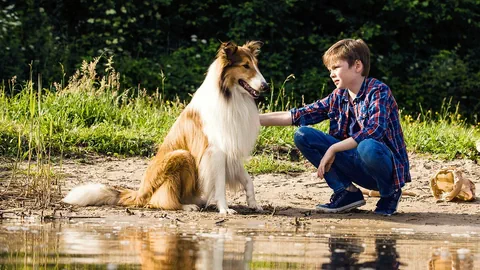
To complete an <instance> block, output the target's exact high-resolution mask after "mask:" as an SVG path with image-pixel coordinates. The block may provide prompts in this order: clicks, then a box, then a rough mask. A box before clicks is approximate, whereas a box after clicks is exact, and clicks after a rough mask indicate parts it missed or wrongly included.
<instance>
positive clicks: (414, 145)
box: [0, 58, 480, 173]
mask: <svg viewBox="0 0 480 270" xmlns="http://www.w3.org/2000/svg"><path fill="white" fill-rule="evenodd" d="M98 62H99V58H96V59H95V60H94V61H92V62H90V63H87V62H84V63H83V65H82V67H81V68H80V70H79V71H78V72H77V73H76V74H75V75H74V76H73V77H72V78H71V79H70V80H69V81H68V82H67V84H66V85H63V84H64V83H60V84H54V87H53V89H49V90H46V89H42V88H41V85H40V83H37V84H34V83H33V80H32V79H31V80H30V81H28V82H26V83H25V84H24V85H21V86H19V85H17V84H15V83H14V82H13V80H12V82H9V83H8V86H5V85H0V156H9V157H19V158H20V159H29V160H31V159H32V157H33V156H37V155H40V156H43V157H47V156H65V155H67V156H75V155H78V154H84V153H93V154H104V155H115V156H116V155H119V156H151V155H153V154H154V152H155V147H156V145H157V144H158V143H161V142H162V140H163V138H164V136H165V135H166V134H167V132H168V131H169V129H170V127H171V126H172V124H173V122H174V121H175V119H176V118H177V117H178V115H179V114H180V112H181V111H182V110H183V108H184V107H185V106H186V104H187V103H186V102H182V101H179V100H176V101H167V100H164V99H163V98H162V96H161V94H158V91H157V94H154V95H152V96H149V95H146V94H145V92H144V91H141V90H135V91H133V90H132V89H129V90H126V91H123V92H120V84H119V74H118V73H116V72H115V70H114V69H113V67H112V64H113V63H112V61H111V59H107V64H106V68H105V70H104V71H103V72H102V74H103V75H101V76H100V75H99V74H97V72H96V69H97V64H98ZM292 78H293V79H294V77H293V76H289V77H288V78H287V79H286V80H285V82H284V83H283V85H282V87H281V88H280V89H273V90H272V92H271V93H270V97H269V99H267V102H266V103H264V104H263V105H261V106H260V110H261V111H263V112H270V111H279V110H288V109H290V107H291V106H294V105H295V104H294V103H293V102H292V98H291V96H292V95H291V93H290V92H288V91H286V86H287V85H286V83H287V82H288V81H289V80H290V79H292ZM39 81H40V80H39ZM15 87H21V91H12V90H16V89H15ZM13 92H19V94H16V95H14V94H12V93H13ZM401 121H402V127H403V131H404V134H405V139H406V143H407V147H408V150H409V151H411V152H419V153H429V154H435V155H438V156H439V157H441V158H449V159H451V158H455V157H466V158H471V159H475V158H478V152H477V151H476V150H475V141H476V140H478V139H479V137H480V136H479V128H478V126H469V125H468V124H466V123H465V121H464V120H462V118H461V116H459V115H458V113H457V112H456V111H454V112H451V110H450V103H447V102H445V106H444V108H443V109H442V111H441V112H439V113H432V112H431V111H427V112H423V111H422V112H421V113H420V114H419V115H418V117H416V119H413V117H412V116H410V115H405V116H403V117H402V119H401ZM315 128H318V129H320V130H322V131H325V132H326V131H327V130H328V121H324V122H323V123H320V124H317V125H315ZM295 129H296V128H295V127H266V128H265V127H263V128H262V129H261V133H260V135H259V138H258V141H257V146H256V148H255V151H254V153H253V155H254V158H252V159H251V160H250V162H249V163H248V165H247V167H248V169H249V171H251V172H254V173H266V172H284V171H290V170H293V171H298V170H301V167H302V166H297V165H286V164H287V163H289V162H290V161H289V160H288V158H286V157H285V154H282V153H280V152H276V150H274V149H276V148H278V147H281V148H283V149H290V150H293V149H294V148H295V146H294V143H293V134H294V132H295ZM272 149H273V150H272ZM290 150H288V151H290ZM288 151H287V152H288ZM284 152H285V151H284ZM290 163H291V162H290Z"/></svg>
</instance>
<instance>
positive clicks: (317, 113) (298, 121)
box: [290, 94, 332, 126]
mask: <svg viewBox="0 0 480 270" xmlns="http://www.w3.org/2000/svg"><path fill="white" fill-rule="evenodd" d="M331 96H332V94H330V95H328V96H327V97H325V98H324V99H321V100H317V101H316V102H314V103H312V104H308V105H305V106H304V107H301V108H293V109H291V110H290V114H291V116H292V124H293V125H295V126H307V125H314V124H316V123H319V122H321V121H323V120H325V119H327V118H328V110H329V107H330V99H331Z"/></svg>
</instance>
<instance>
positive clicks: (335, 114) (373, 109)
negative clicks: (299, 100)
mask: <svg viewBox="0 0 480 270" xmlns="http://www.w3.org/2000/svg"><path fill="white" fill-rule="evenodd" d="M348 99H349V94H348V90H347V89H335V90H334V91H333V92H332V93H331V94H330V95H328V96H327V97H326V98H324V99H321V100H318V101H316V102H314V103H312V104H309V105H306V106H304V107H303V108H294V109H292V110H291V111H290V113H291V115H292V123H293V124H294V125H297V126H306V125H313V124H316V123H319V122H321V121H323V120H326V119H329V120H330V130H329V134H330V135H332V136H333V137H335V138H337V139H339V140H343V139H346V138H348V137H352V138H353V139H354V140H355V141H356V142H357V143H360V142H361V141H363V140H365V139H368V138H371V139H375V140H377V141H379V142H382V143H383V144H385V145H386V146H387V147H388V148H389V149H390V150H391V151H392V154H393V161H394V169H395V173H394V174H393V179H394V183H395V186H396V187H397V188H400V187H403V186H404V185H405V182H410V181H411V177H410V169H409V167H410V165H409V162H408V156H407V150H406V146H405V140H404V139H403V132H402V127H401V126H400V119H399V112H398V106H397V102H396V101H395V98H394V97H393V95H392V92H391V90H390V88H389V87H388V86H387V85H386V84H384V83H382V82H381V81H379V80H377V79H374V78H366V79H365V80H364V82H363V85H362V88H361V89H360V91H359V92H358V94H357V97H356V98H355V99H354V100H353V109H354V111H355V114H356V119H357V122H358V124H359V126H360V131H358V132H357V133H355V134H351V135H349V134H348V113H349V110H348V106H349V101H348Z"/></svg>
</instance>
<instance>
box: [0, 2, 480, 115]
mask: <svg viewBox="0 0 480 270" xmlns="http://www.w3.org/2000/svg"><path fill="white" fill-rule="evenodd" d="M0 7H1V8H0V83H2V84H3V85H4V86H5V89H9V88H8V87H7V85H8V84H9V82H11V79H12V78H13V77H14V76H16V81H17V82H22V81H26V80H28V79H29V76H30V74H33V77H34V78H35V79H34V81H36V80H37V79H36V76H37V74H41V81H42V84H43V87H46V88H49V89H50V91H55V87H53V83H54V82H60V81H62V83H66V81H67V80H68V78H69V77H70V76H72V75H73V74H74V72H75V71H76V70H78V69H79V67H80V66H81V64H82V60H87V61H91V60H92V59H93V58H94V57H98V56H106V57H102V59H103V60H102V61H104V62H106V59H108V57H110V56H113V61H114V66H115V69H116V70H117V71H118V72H119V73H120V82H121V84H120V85H121V87H122V89H121V90H126V89H130V90H131V91H138V90H139V89H143V90H146V91H147V93H155V92H156V91H157V92H158V91H161V93H162V94H163V97H166V98H167V99H174V98H175V97H177V96H178V97H179V98H180V99H181V100H186V101H188V99H189V98H190V95H191V94H192V93H193V92H194V91H195V89H196V88H197V87H198V86H199V85H200V83H201V82H202V80H203V78H204V74H205V72H206V69H207V67H208V65H209V64H210V63H211V62H212V60H213V57H214V55H215V52H216V50H217V49H218V46H219V43H220V41H228V40H232V41H235V42H237V43H238V44H243V42H245V41H247V40H261V41H263V42H264V43H265V45H264V47H263V48H262V53H261V55H260V61H261V63H260V65H261V66H260V68H261V70H262V73H263V75H264V77H265V78H267V80H269V81H270V82H271V83H272V84H273V85H274V86H276V87H277V88H278V87H279V86H281V85H282V84H283V83H284V81H285V79H286V78H287V77H288V76H289V75H290V74H293V75H294V76H295V80H290V81H289V83H288V84H287V85H284V88H285V89H284V91H285V95H286V96H288V97H289V98H290V100H291V102H292V104H291V105H292V106H294V105H300V104H301V103H302V102H303V101H305V102H311V101H314V100H316V99H319V98H321V97H324V96H325V95H326V94H328V93H329V92H330V91H331V90H332V89H333V88H334V87H333V85H332V84H331V82H330V80H329V77H328V72H327V70H326V68H324V67H323V65H322V62H321V56H322V54H323V52H324V51H325V50H326V49H327V48H328V47H329V46H330V45H332V44H333V43H334V42H336V41H337V40H339V39H342V38H362V39H363V40H365V42H366V43H367V44H368V45H369V46H370V49H371V52H372V56H371V60H372V68H371V71H370V75H371V76H372V77H376V78H378V79H380V80H382V81H384V82H385V83H387V84H388V85H389V86H390V87H391V89H392V91H393V93H394V95H395V97H396V99H397V102H398V104H399V107H400V108H402V109H403V110H404V111H405V112H407V113H410V114H413V115H414V114H415V113H418V112H419V111H420V110H428V109H432V110H434V111H438V110H440V107H441V105H442V104H443V101H444V100H445V99H450V98H451V99H452V103H453V104H457V103H459V104H460V105H459V112H460V113H461V114H462V117H465V119H467V121H468V122H470V123H473V124H477V123H478V121H479V119H478V111H479V109H480V95H479V94H478V90H479V88H480V61H478V59H479V58H480V46H479V40H480V39H479V37H480V1H476V0H465V1H453V0H447V1H439V0H433V1H428V0H426V1H402V0H388V1H385V0H384V1H380V0H366V1H358V0H341V1H303V0H282V1H271V0H270V1H266V0H253V1H235V0H233V1H215V0H192V1H172V0H149V1H114V0H104V1H98V0H68V1H67V0H51V1H41V0H27V1H13V0H0ZM21 89H22V88H14V87H13V88H10V92H11V93H10V94H14V93H13V92H15V91H21ZM7 93H8V91H7Z"/></svg>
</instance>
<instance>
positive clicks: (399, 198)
mask: <svg viewBox="0 0 480 270" xmlns="http://www.w3.org/2000/svg"><path fill="white" fill-rule="evenodd" d="M401 199H402V194H400V196H399V197H398V200H397V208H396V209H395V211H393V213H391V214H388V213H385V212H383V211H373V213H375V214H377V215H382V216H385V217H390V216H393V215H396V214H397V213H398V212H397V209H398V204H399V203H400V200H401Z"/></svg>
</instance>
